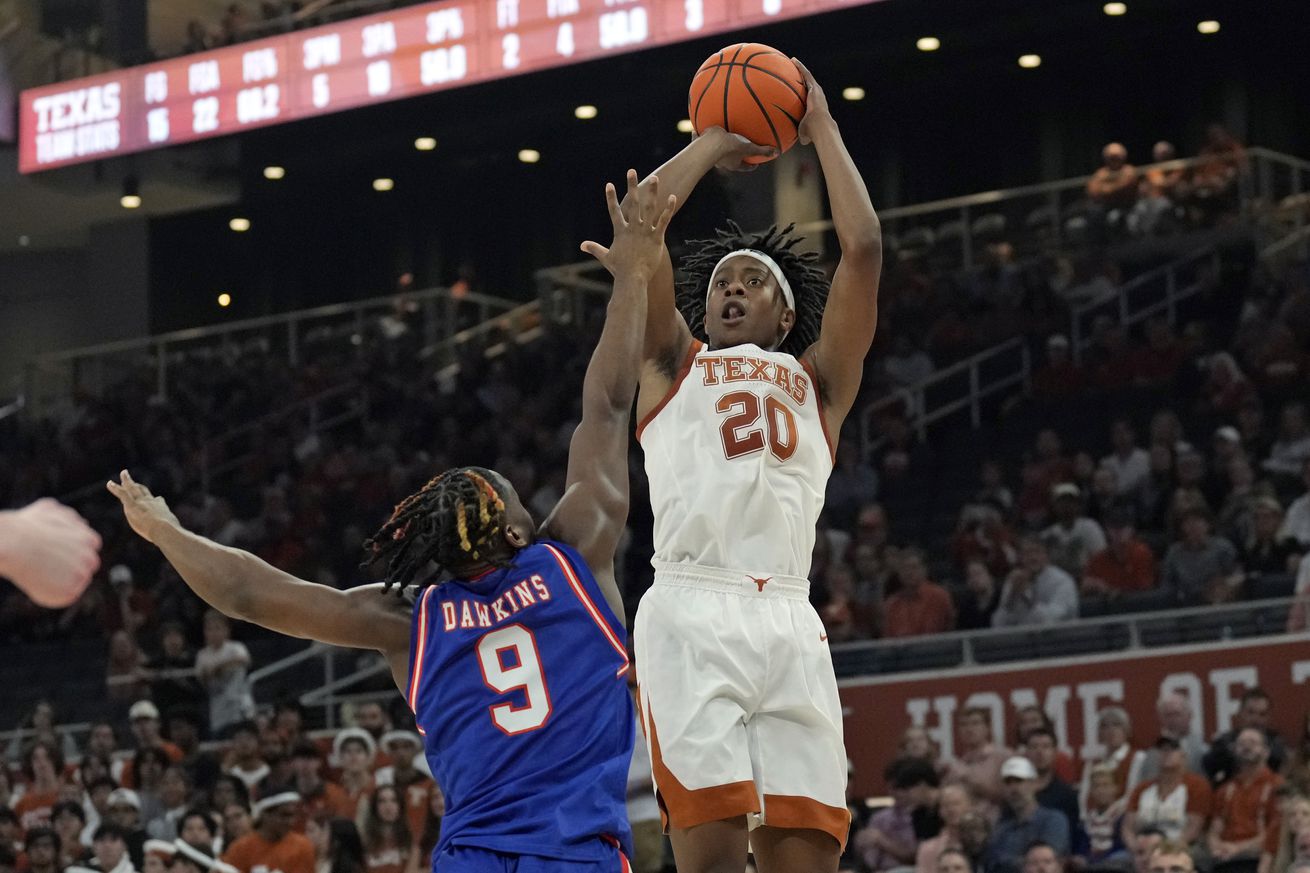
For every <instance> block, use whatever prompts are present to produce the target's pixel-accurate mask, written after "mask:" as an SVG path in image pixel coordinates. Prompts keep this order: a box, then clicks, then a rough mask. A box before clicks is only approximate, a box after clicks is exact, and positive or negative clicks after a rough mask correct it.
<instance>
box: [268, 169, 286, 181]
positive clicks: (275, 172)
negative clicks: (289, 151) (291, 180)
mask: <svg viewBox="0 0 1310 873" xmlns="http://www.w3.org/2000/svg"><path fill="white" fill-rule="evenodd" d="M286 174H287V169H286V167H265V168H264V178H265V179H274V180H276V179H281V178H282V177H283V176H285V175H286Z"/></svg>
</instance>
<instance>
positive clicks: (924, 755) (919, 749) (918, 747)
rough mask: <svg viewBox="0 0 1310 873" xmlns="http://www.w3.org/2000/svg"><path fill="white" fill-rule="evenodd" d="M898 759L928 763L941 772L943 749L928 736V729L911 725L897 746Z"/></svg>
mask: <svg viewBox="0 0 1310 873" xmlns="http://www.w3.org/2000/svg"><path fill="white" fill-rule="evenodd" d="M896 757H897V758H899V759H905V758H913V759H914V760H916V761H927V762H928V764H929V765H931V766H932V768H933V769H934V770H937V771H940V770H941V769H942V766H941V761H940V758H941V749H940V748H938V746H937V744H936V743H934V742H933V740H932V737H931V736H929V735H928V729H927V728H925V727H922V726H921V725H910V726H909V727H907V728H906V729H905V732H904V733H902V734H901V739H900V742H898V743H897V744H896Z"/></svg>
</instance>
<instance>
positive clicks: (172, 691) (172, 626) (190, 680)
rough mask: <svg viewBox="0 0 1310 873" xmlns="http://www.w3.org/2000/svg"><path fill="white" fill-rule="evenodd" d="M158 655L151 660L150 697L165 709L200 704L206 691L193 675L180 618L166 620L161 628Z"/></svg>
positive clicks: (166, 710) (148, 667)
mask: <svg viewBox="0 0 1310 873" xmlns="http://www.w3.org/2000/svg"><path fill="white" fill-rule="evenodd" d="M159 642H160V652H159V656H158V657H156V658H154V659H153V660H151V661H150V663H149V664H148V665H147V669H149V670H150V672H151V674H152V677H153V678H152V681H151V683H150V697H151V699H152V700H153V701H154V703H155V706H157V707H158V708H159V709H160V710H161V711H163V712H170V711H172V710H174V709H176V708H177V707H179V706H188V707H190V706H197V705H199V703H200V701H201V698H202V695H203V692H202V691H201V689H200V685H199V683H197V682H196V680H195V678H194V677H193V676H191V675H190V673H191V667H192V663H193V661H192V657H193V656H192V655H191V653H190V652H189V651H187V645H186V635H185V634H184V633H183V631H182V626H181V625H180V624H178V623H177V622H173V621H170V622H165V623H164V624H163V625H162V626H161V628H160V631H159Z"/></svg>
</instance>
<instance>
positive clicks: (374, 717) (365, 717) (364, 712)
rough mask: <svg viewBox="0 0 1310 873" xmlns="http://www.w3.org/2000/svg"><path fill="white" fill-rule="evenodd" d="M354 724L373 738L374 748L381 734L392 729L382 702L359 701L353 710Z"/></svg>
mask: <svg viewBox="0 0 1310 873" xmlns="http://www.w3.org/2000/svg"><path fill="white" fill-rule="evenodd" d="M355 726H356V727H359V728H361V729H363V730H365V731H367V732H368V735H369V736H370V737H372V738H373V743H374V748H375V749H376V748H377V744H378V743H380V742H381V741H382V735H383V734H385V733H386V732H387V731H389V730H391V729H392V724H391V719H390V718H389V717H388V716H387V712H386V710H384V709H383V708H382V704H380V703H375V702H371V701H370V702H368V703H361V704H360V705H359V708H358V709H356V710H355Z"/></svg>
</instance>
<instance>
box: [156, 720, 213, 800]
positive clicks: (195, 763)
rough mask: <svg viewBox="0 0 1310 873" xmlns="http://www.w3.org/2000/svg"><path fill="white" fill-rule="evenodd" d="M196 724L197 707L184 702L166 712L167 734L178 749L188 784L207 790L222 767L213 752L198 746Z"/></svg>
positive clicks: (198, 726)
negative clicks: (182, 704)
mask: <svg viewBox="0 0 1310 873" xmlns="http://www.w3.org/2000/svg"><path fill="white" fill-rule="evenodd" d="M200 724H201V721H200V712H199V710H197V709H193V708H191V707H187V706H184V707H179V708H178V709H175V710H173V711H172V712H170V713H168V738H169V740H171V741H172V742H173V744H174V745H176V746H177V747H178V749H180V750H181V751H182V759H181V760H180V761H179V762H178V763H179V764H181V766H182V768H183V769H184V770H186V773H187V778H188V779H189V780H190V782H191V785H192V786H194V787H195V788H196V789H198V790H200V791H209V790H211V789H212V788H213V787H214V781H215V780H216V779H218V776H219V774H220V773H222V772H223V768H222V763H221V762H220V761H219V759H218V756H217V755H215V754H213V753H212V752H206V751H204V750H202V749H201V748H200Z"/></svg>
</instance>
